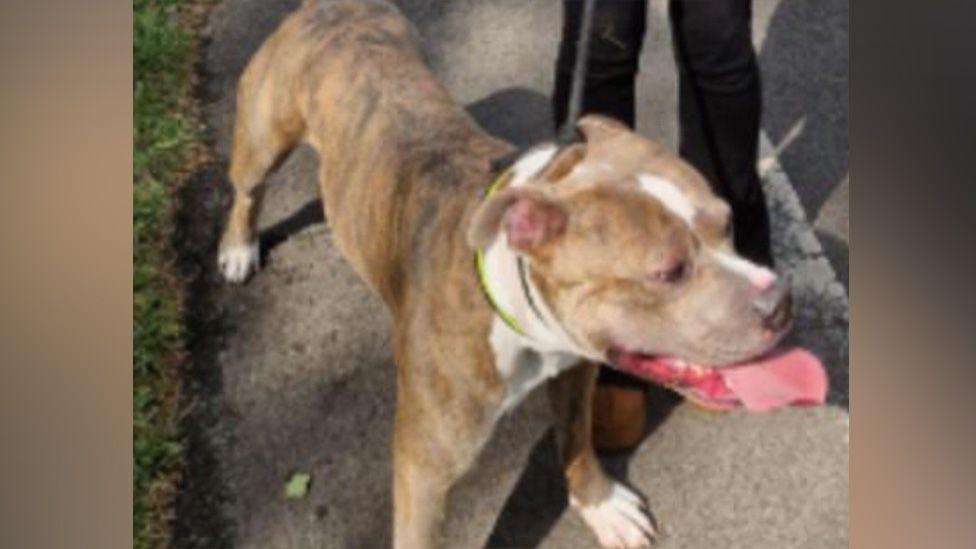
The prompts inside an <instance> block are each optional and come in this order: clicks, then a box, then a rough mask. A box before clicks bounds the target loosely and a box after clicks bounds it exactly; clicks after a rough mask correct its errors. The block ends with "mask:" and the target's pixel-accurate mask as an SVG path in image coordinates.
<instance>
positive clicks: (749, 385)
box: [719, 349, 827, 412]
mask: <svg viewBox="0 0 976 549" xmlns="http://www.w3.org/2000/svg"><path fill="white" fill-rule="evenodd" d="M719 372H720V373H721V375H722V378H723V379H724V380H725V384H726V385H727V386H728V388H729V389H730V390H731V391H732V392H733V393H735V396H737V397H738V398H739V400H741V401H742V405H743V406H745V407H746V409H748V410H751V411H754V412H762V411H765V410H770V409H772V408H778V407H780V406H785V405H787V404H823V402H824V399H825V398H826V396H827V373H826V372H825V371H824V367H823V364H821V363H820V360H819V359H818V358H817V357H815V356H813V355H812V354H810V353H809V352H808V351H805V350H803V349H791V350H789V351H785V352H783V353H781V354H778V355H775V356H769V357H764V358H763V359H761V360H759V361H756V362H750V363H746V364H744V365H742V366H735V367H733V368H724V369H721V370H719Z"/></svg>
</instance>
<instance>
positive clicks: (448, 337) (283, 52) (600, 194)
mask: <svg viewBox="0 0 976 549" xmlns="http://www.w3.org/2000/svg"><path fill="white" fill-rule="evenodd" d="M418 43H419V42H418V37H417V33H416V32H415V30H414V29H413V28H412V27H411V25H410V24H409V23H408V21H407V20H406V19H405V18H404V17H403V16H402V15H401V14H400V13H399V12H398V11H397V10H396V9H395V8H394V7H391V6H389V5H387V4H384V3H378V2H372V1H357V2H339V3H334V4H329V5H326V4H324V3H319V2H315V1H306V2H305V3H304V4H303V5H302V6H301V7H300V8H299V9H298V10H297V11H296V12H295V13H293V14H291V15H290V16H288V17H287V18H286V19H285V20H284V21H283V22H282V23H281V26H280V27H279V28H278V29H277V30H276V31H275V32H274V34H272V35H271V36H270V37H269V38H268V39H267V41H266V42H265V43H264V44H263V45H262V46H261V48H260V50H259V51H258V52H257V53H256V54H255V55H254V57H253V58H252V59H251V61H250V63H249V65H248V66H247V68H246V70H245V71H244V73H243V75H242V76H241V79H240V83H239V87H238V92H237V120H236V128H235V132H234V144H233V152H232V157H231V163H230V180H231V182H232V183H233V186H234V189H235V200H234V205H233V208H232V210H231V212H230V217H229V221H228V224H227V228H226V232H225V234H224V237H223V241H222V244H221V250H220V258H219V262H220V267H221V270H222V272H223V273H224V275H225V277H226V278H227V279H228V280H230V281H232V282H241V281H243V280H245V279H246V278H247V277H248V276H249V275H250V274H251V273H252V272H253V271H254V270H255V269H256V268H257V266H258V247H257V246H258V245H257V239H256V236H255V227H254V225H255V218H256V215H257V210H258V208H259V206H260V198H261V192H260V184H261V183H262V181H263V180H264V179H265V177H266V175H267V174H268V172H269V170H271V169H272V168H273V167H274V166H275V165H276V163H277V162H278V161H279V159H281V158H282V157H283V156H284V155H285V154H286V153H288V152H289V151H290V150H291V149H292V148H294V147H295V146H296V145H298V144H299V143H301V142H306V143H309V144H311V146H312V147H314V149H315V150H316V151H317V152H318V154H319V156H320V159H321V162H320V165H321V168H320V169H321V173H320V174H319V183H320V185H321V195H322V197H323V200H324V205H325V212H326V219H327V220H328V223H329V226H330V228H331V230H332V233H333V235H334V240H335V242H336V244H337V245H338V246H339V248H340V249H341V251H342V253H343V254H344V255H345V258H346V259H347V260H348V262H349V264H350V265H352V267H353V268H354V269H355V271H356V272H357V273H358V274H359V276H361V277H362V279H363V280H364V281H365V282H366V283H367V284H368V285H369V287H370V288H371V289H372V290H373V291H374V292H375V293H376V294H377V295H378V296H379V297H380V298H382V300H383V301H384V302H385V304H386V305H387V307H388V308H389V311H390V313H391V315H392V319H393V325H394V329H395V336H394V351H395V360H396V364H397V370H396V372H397V410H396V420H395V429H394V440H393V464H394V507H395V510H394V546H395V547H398V548H408V547H412V548H419V547H431V546H436V545H438V543H439V538H440V534H439V527H440V524H441V522H442V519H443V516H444V513H445V499H446V497H447V494H448V491H449V489H450V487H451V485H452V484H453V483H454V482H455V481H456V480H457V479H458V478H459V477H460V476H461V475H462V474H463V473H464V472H465V470H466V469H467V468H468V467H469V466H470V464H471V463H472V461H473V460H474V458H475V456H476V454H477V453H478V452H479V450H480V448H481V447H482V445H483V444H484V443H485V441H486V440H487V439H488V438H489V436H490V434H491V432H492V429H493V428H494V426H495V424H496V422H497V420H498V418H499V416H500V415H501V414H502V413H503V412H504V411H505V410H506V409H508V408H510V407H511V406H514V405H515V404H517V402H518V401H519V400H520V399H521V398H522V397H523V396H524V395H525V394H526V393H527V392H528V391H529V390H530V389H532V388H533V387H534V386H536V385H537V384H539V383H541V382H543V381H547V380H548V386H549V392H550V395H551V397H552V402H553V408H554V411H555V416H556V429H557V433H558V440H559V443H560V453H561V459H562V463H563V464H564V466H565V475H566V481H567V485H568V491H569V494H570V499H571V502H572V504H573V506H574V507H575V508H577V509H579V511H580V512H581V514H582V516H583V518H584V519H585V520H586V522H587V523H588V524H589V525H590V527H591V528H592V529H593V530H594V532H595V534H596V536H597V537H598V539H599V541H600V543H601V544H602V545H604V546H606V547H642V546H645V545H647V544H649V543H650V540H651V539H652V538H653V536H654V528H653V526H652V523H651V521H650V520H649V517H648V514H647V512H646V509H645V507H644V505H643V502H642V500H641V499H640V498H639V497H638V496H637V495H635V494H634V493H633V492H631V491H630V490H629V489H627V488H625V487H623V486H622V485H621V484H619V483H616V482H614V481H612V480H611V479H610V478H609V477H608V476H607V475H606V474H605V473H604V472H603V470H602V469H601V467H600V465H599V463H598V462H597V460H596V458H595V456H594V452H593V448H592V445H591V442H590V400H591V394H592V391H593V384H594V376H595V372H596V366H594V365H593V362H594V361H601V362H606V361H610V362H614V363H615V364H616V365H617V366H618V367H621V368H624V369H629V370H631V371H634V372H637V373H640V374H643V375H645V376H647V377H652V378H654V377H655V375H654V373H653V372H641V371H640V366H639V361H637V362H635V360H637V359H636V358H635V357H648V356H652V355H654V356H670V357H681V358H682V359H683V360H686V361H689V362H690V361H695V362H699V363H703V364H710V365H726V364H729V363H732V362H735V361H739V360H743V359H747V358H749V357H752V356H755V355H758V354H761V353H763V352H765V351H766V350H768V349H769V348H770V347H771V346H772V345H773V344H775V342H776V341H777V340H778V339H779V337H780V336H781V335H782V333H783V332H784V331H785V330H786V328H787V326H788V324H789V313H788V306H784V305H783V303H784V302H788V299H787V297H788V292H784V291H782V289H781V288H782V285H781V284H780V283H779V282H778V279H777V278H776V277H775V275H774V274H773V273H771V272H770V271H768V270H766V269H764V268H762V267H759V266H757V265H753V264H751V263H749V262H747V261H745V260H743V259H741V258H740V257H738V256H737V255H736V254H735V252H734V251H733V250H732V248H731V244H730V240H729V234H728V225H729V208H728V206H727V205H726V204H725V203H724V202H722V201H721V200H719V199H718V198H717V197H715V196H714V195H713V194H712V192H711V191H710V189H709V186H708V185H707V184H706V182H705V181H704V180H703V179H702V177H701V176H700V175H699V174H698V173H697V172H696V171H695V170H694V169H693V168H691V167H690V166H689V165H688V164H686V163H685V162H683V161H682V160H680V159H679V158H677V157H676V156H674V155H673V154H671V153H669V152H667V151H665V150H664V149H663V148H661V147H660V146H658V145H656V144H654V143H652V142H650V141H648V140H647V139H644V138H642V137H640V136H638V135H637V134H635V133H633V132H631V131H629V130H628V129H627V128H625V127H623V126H622V125H620V124H618V123H615V122H613V121H611V120H609V119H605V118H601V117H597V116H588V117H584V118H583V119H582V120H580V122H579V123H578V127H579V129H580V131H581V133H582V135H583V136H584V141H583V142H580V143H576V144H573V145H570V146H567V147H562V148H559V147H556V146H554V145H541V146H539V147H536V148H535V149H533V150H531V151H529V152H527V153H525V154H524V155H523V156H522V157H521V158H520V159H519V160H518V161H517V162H516V163H515V164H514V165H513V167H512V168H511V169H509V170H508V171H507V172H506V173H504V174H503V175H502V177H501V180H500V181H499V182H498V185H497V187H496V190H495V191H494V192H493V194H491V196H490V197H487V198H486V197H485V189H486V186H487V185H488V184H489V183H490V182H491V181H493V180H495V178H496V174H494V173H492V168H491V166H492V161H493V160H494V159H497V158H499V157H501V156H503V155H506V154H508V153H510V152H511V151H512V150H513V148H512V146H511V145H509V144H507V143H505V142H502V141H500V140H498V139H496V138H494V137H492V136H490V135H488V134H487V133H485V131H483V130H482V129H481V128H479V127H478V126H477V124H476V123H475V122H474V121H473V120H472V118H471V117H470V116H469V115H468V114H467V113H466V112H465V110H464V109H463V108H461V107H459V106H458V105H457V104H456V103H455V102H454V101H453V100H452V99H451V97H450V96H449V95H448V93H447V91H446V90H445V89H444V87H443V86H442V85H441V84H440V83H439V82H438V81H437V79H436V78H435V77H434V76H433V74H432V73H431V71H430V70H429V69H428V67H427V66H426V65H425V64H424V62H423V59H422V55H421V52H420V50H419V46H418ZM475 250H483V252H484V255H483V258H482V259H483V261H482V262H481V276H480V277H479V273H478V271H477V270H476V268H475V263H474V260H473V256H474V251H475ZM482 283H483V284H484V288H482V287H481V285H482ZM774 290H775V291H774ZM486 293H487V294H488V296H490V297H491V300H493V302H494V305H495V307H497V310H496V309H495V308H493V307H492V305H491V302H490V300H489V299H486V295H485V294H486ZM773 294H775V295H774V297H773V298H771V297H769V296H770V295H773ZM760 298H762V299H760ZM770 301H772V303H769V302H770ZM760 302H762V303H765V304H764V305H763V306H762V307H760V306H758V304H759V303H760ZM502 312H504V314H505V315H506V316H508V317H510V319H511V320H512V322H506V321H503V320H502V317H501V316H500V315H501V314H502ZM774 314H775V315H778V317H776V318H777V320H776V322H773V323H771V322H770V318H773V315H774ZM698 369H699V370H701V368H698ZM698 389H699V388H697V387H695V386H694V385H691V386H687V387H685V390H686V392H687V393H688V394H689V395H690V396H695V397H696V398H698V399H699V400H702V401H708V400H709V399H710V398H713V397H714V395H711V394H709V393H708V392H707V391H699V390H698Z"/></svg>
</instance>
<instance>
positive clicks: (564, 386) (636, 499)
mask: <svg viewBox="0 0 976 549" xmlns="http://www.w3.org/2000/svg"><path fill="white" fill-rule="evenodd" d="M597 368H598V367H597V366H596V365H595V364H592V363H584V364H581V365H580V366H577V367H575V368H571V369H569V370H567V371H566V372H564V373H562V374H561V375H559V376H558V377H556V378H555V379H553V380H551V381H549V398H550V401H551V403H552V408H553V412H554V415H555V422H556V425H555V429H556V439H557V441H558V446H559V454H560V456H559V457H560V460H561V462H562V465H563V471H564V473H565V475H566V486H567V490H568V491H569V499H570V504H571V505H572V506H573V507H574V508H575V509H576V510H577V511H579V513H580V515H581V516H582V517H583V520H584V522H586V524H587V525H588V526H589V527H590V529H592V530H593V532H594V534H596V536H597V539H598V540H599V542H600V545H601V546H603V547H625V548H628V549H630V548H636V547H648V546H649V545H650V543H651V541H652V540H653V539H654V536H655V531H654V525H653V523H652V522H651V519H650V516H649V514H648V512H647V509H646V507H645V505H644V502H643V501H642V499H641V498H640V496H638V495H637V494H635V493H634V492H632V491H631V490H630V489H629V488H627V487H625V486H624V485H622V484H620V483H618V482H615V481H613V480H612V479H610V478H609V477H608V476H607V474H606V473H605V472H604V471H603V468H602V467H601V466H600V463H599V461H597V458H596V454H595V452H594V451H593V442H592V440H591V429H592V409H593V405H592V401H593V388H594V385H595V382H596V373H597Z"/></svg>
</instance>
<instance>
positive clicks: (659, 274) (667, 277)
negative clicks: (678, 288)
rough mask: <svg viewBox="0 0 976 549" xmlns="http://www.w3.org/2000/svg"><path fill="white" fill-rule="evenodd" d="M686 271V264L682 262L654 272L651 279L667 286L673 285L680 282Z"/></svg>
mask: <svg viewBox="0 0 976 549" xmlns="http://www.w3.org/2000/svg"><path fill="white" fill-rule="evenodd" d="M687 271H688V264H687V263H686V262H684V261H679V262H678V263H676V264H674V265H672V266H671V267H668V268H666V269H661V270H659V271H655V272H654V273H653V274H652V275H651V278H653V279H654V280H655V281H657V282H664V283H667V284H674V283H676V282H680V281H681V279H683V278H684V277H685V273H686V272H687Z"/></svg>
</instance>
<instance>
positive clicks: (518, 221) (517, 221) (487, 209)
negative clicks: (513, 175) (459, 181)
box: [467, 187, 568, 253]
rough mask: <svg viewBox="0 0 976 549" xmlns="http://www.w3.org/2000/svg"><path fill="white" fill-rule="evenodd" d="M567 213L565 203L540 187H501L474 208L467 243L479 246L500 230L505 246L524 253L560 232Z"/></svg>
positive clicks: (475, 247) (490, 239)
mask: <svg viewBox="0 0 976 549" xmlns="http://www.w3.org/2000/svg"><path fill="white" fill-rule="evenodd" d="M567 217H568V215H567V212H566V208H565V206H564V205H563V204H562V203H561V202H560V201H559V200H558V199H556V198H554V197H552V196H550V195H549V193H546V192H544V191H542V190H541V189H538V188H529V187H519V188H514V189H505V190H504V191H502V192H500V193H498V194H497V195H495V196H492V197H490V198H488V199H486V200H485V201H484V202H483V203H482V204H481V205H480V206H479V207H478V209H477V210H476V211H475V213H474V215H473V216H472V218H471V224H470V226H469V227H468V234H467V237H468V245H470V246H471V247H472V248H474V249H476V250H477V249H482V248H484V247H486V246H488V245H489V244H491V243H492V242H493V241H494V240H495V237H496V236H497V235H498V232H499V231H504V233H505V238H506V239H507V241H508V245H509V246H511V247H512V248H514V249H515V250H518V251H520V252H523V253H528V252H531V251H532V250H533V249H535V248H537V247H538V246H540V245H542V244H544V243H546V242H549V241H551V240H552V239H553V238H555V237H557V236H559V235H560V234H562V233H563V231H564V230H565V229H566V222H567Z"/></svg>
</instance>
